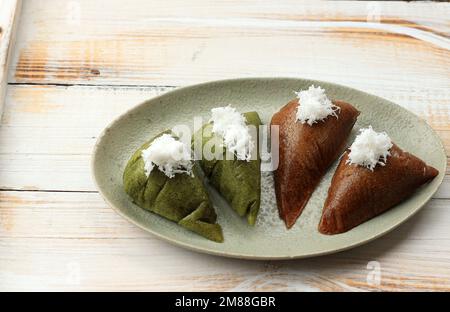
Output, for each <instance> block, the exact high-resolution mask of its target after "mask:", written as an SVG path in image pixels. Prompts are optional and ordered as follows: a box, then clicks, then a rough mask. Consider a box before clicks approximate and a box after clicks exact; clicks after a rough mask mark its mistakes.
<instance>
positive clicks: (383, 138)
mask: <svg viewBox="0 0 450 312" xmlns="http://www.w3.org/2000/svg"><path fill="white" fill-rule="evenodd" d="M359 131H360V134H358V136H356V139H355V141H354V142H353V144H352V146H350V153H349V155H348V160H347V164H357V165H360V166H363V167H366V168H368V169H370V170H371V171H373V169H374V168H375V166H376V165H377V164H379V165H381V166H384V165H385V164H386V160H387V157H388V156H389V155H391V154H390V153H389V149H390V148H391V147H392V142H391V139H390V138H389V136H388V135H387V134H386V133H385V132H376V131H374V130H373V129H372V126H369V128H365V129H361V130H359Z"/></svg>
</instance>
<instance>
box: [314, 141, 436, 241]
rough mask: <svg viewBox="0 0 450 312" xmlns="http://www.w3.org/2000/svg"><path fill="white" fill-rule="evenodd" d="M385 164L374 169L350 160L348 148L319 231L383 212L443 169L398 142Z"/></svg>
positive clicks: (350, 225) (345, 226) (342, 227)
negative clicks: (415, 154)
mask: <svg viewBox="0 0 450 312" xmlns="http://www.w3.org/2000/svg"><path fill="white" fill-rule="evenodd" d="M389 152H390V156H388V157H387V158H386V163H385V165H377V166H376V167H375V168H373V171H372V170H370V169H368V168H365V167H364V166H360V165H356V164H350V163H348V162H349V152H348V151H347V152H345V154H344V156H343V157H342V159H341V161H340V163H339V166H338V168H337V170H336V172H335V174H334V176H333V179H332V182H331V186H330V188H329V190H328V197H327V199H326V201H325V205H324V208H323V212H322V219H321V221H320V224H319V231H320V232H321V233H323V234H338V233H343V232H346V231H348V230H350V229H352V228H353V227H355V226H357V225H359V224H361V223H363V222H365V221H367V220H369V219H371V218H373V217H375V216H377V215H379V214H381V213H383V212H384V211H386V210H388V209H390V208H392V207H393V206H395V205H397V204H398V203H400V202H401V201H403V200H404V199H406V198H407V197H408V196H410V195H411V194H412V193H413V192H414V191H415V190H416V189H417V188H419V187H420V186H421V185H422V184H424V183H427V182H428V181H430V180H432V179H433V178H434V177H436V176H437V175H438V174H439V172H438V171H437V170H436V169H435V168H433V167H430V166H427V165H426V164H425V163H424V162H423V161H422V160H420V159H419V158H417V157H415V156H414V155H411V154H409V153H407V152H404V151H402V150H401V149H400V148H399V147H398V146H396V145H395V144H393V145H392V147H391V148H390V150H389Z"/></svg>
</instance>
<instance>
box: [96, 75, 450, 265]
mask: <svg viewBox="0 0 450 312" xmlns="http://www.w3.org/2000/svg"><path fill="white" fill-rule="evenodd" d="M311 84H315V85H319V86H321V87H323V88H325V90H326V93H327V95H328V96H329V97H330V98H332V99H339V100H343V101H346V102H349V103H351V104H353V105H354V106H355V107H356V108H357V109H358V110H360V111H361V114H360V116H359V118H358V121H357V123H356V125H355V127H354V129H353V131H352V135H351V137H350V138H349V143H350V142H351V141H353V139H354V137H355V135H356V132H357V129H358V128H360V127H366V126H368V125H372V126H373V127H374V129H376V130H378V131H386V132H387V133H388V134H389V135H390V137H391V138H392V140H393V141H394V142H396V143H397V144H398V145H399V146H400V147H401V148H403V149H405V150H407V151H409V152H411V153H413V154H414V155H416V156H418V157H420V158H422V159H423V160H424V161H425V162H426V163H428V164H429V165H432V166H434V167H435V168H437V169H438V170H439V172H440V174H439V176H438V177H436V178H435V179H434V180H433V181H432V182H431V183H429V184H427V185H425V186H424V187H422V188H421V189H419V190H418V191H417V192H416V193H415V194H414V195H413V196H412V197H410V198H409V199H407V200H405V201H404V202H403V203H401V204H400V205H398V206H396V207H394V208H393V209H391V210H389V211H387V212H385V213H384V214H382V215H380V216H378V217H376V218H374V219H372V220H370V221H368V222H366V223H364V224H362V225H360V226H358V227H356V228H354V229H352V230H350V231H348V232H346V233H344V234H339V235H334V236H326V235H322V234H320V233H319V232H318V231H317V224H318V222H319V219H320V215H321V210H322V205H323V202H324V200H325V196H326V193H327V189H328V186H329V184H330V181H331V177H332V175H333V173H334V170H335V167H336V164H334V166H333V167H332V168H331V169H330V170H329V171H328V173H327V175H326V177H325V178H324V179H323V180H322V182H321V184H320V186H319V187H318V188H317V189H316V191H315V193H314V194H313V196H312V198H311V200H310V201H309V203H308V205H307V206H306V208H305V209H304V211H303V213H302V215H301V216H300V218H299V219H298V221H297V223H296V224H295V226H294V227H293V228H292V229H290V230H286V229H285V227H284V225H283V224H282V222H281V220H279V218H278V214H277V209H276V203H275V201H274V198H273V197H274V196H273V187H272V186H271V185H270V184H271V180H270V176H267V174H265V178H264V179H263V192H262V206H261V212H260V216H259V217H258V221H257V224H256V226H255V227H251V226H248V225H247V224H246V222H245V220H244V219H242V218H239V217H238V216H237V215H236V214H235V213H234V212H233V211H232V210H231V208H230V207H229V206H228V205H227V203H226V202H225V201H224V200H223V199H222V198H221V197H220V196H219V195H218V194H217V193H216V192H215V191H214V190H212V189H210V195H211V198H212V201H213V203H214V207H215V209H216V211H217V214H218V222H219V223H220V224H221V225H222V227H223V232H224V237H225V241H224V243H214V242H212V241H209V240H207V239H205V238H203V237H201V236H199V235H196V234H194V233H192V232H189V231H188V230H185V229H183V228H181V227H179V226H178V225H177V224H175V223H173V222H170V221H168V220H165V219H163V218H161V217H159V216H157V215H155V214H153V213H150V212H147V211H145V210H143V209H141V208H139V207H137V206H135V205H134V204H133V203H132V202H131V201H130V199H129V198H128V196H127V194H126V193H125V192H124V190H123V185H122V173H123V170H124V167H125V165H126V163H127V161H128V159H129V158H130V157H131V155H132V153H133V152H134V151H135V150H136V149H137V148H138V147H139V146H141V144H142V143H144V142H146V141H147V140H149V139H150V138H152V137H153V136H154V135H156V134H158V133H160V132H161V131H163V130H165V129H170V128H172V127H173V126H174V125H178V124H188V125H190V126H191V127H193V118H194V116H201V117H202V118H203V120H204V121H206V120H208V119H209V117H210V110H211V108H214V107H217V106H225V105H228V104H232V105H233V106H234V107H236V108H237V109H238V110H239V111H240V112H246V111H253V110H254V111H257V112H258V113H259V114H260V116H261V119H262V121H263V123H265V124H267V123H268V122H270V118H271V116H272V114H273V113H275V112H276V111H278V110H279V109H280V108H281V107H282V106H283V105H285V104H286V103H287V102H288V101H289V100H291V99H292V98H294V96H295V95H294V93H293V91H294V90H299V89H306V88H308V87H309V86H310V85H311ZM445 167H446V155H445V152H444V148H443V146H442V143H441V141H440V139H439V137H438V136H437V134H436V133H435V132H434V131H433V130H432V129H431V128H430V127H429V126H428V125H427V124H426V123H425V122H424V121H423V120H421V119H419V118H418V117H417V116H415V115H414V114H412V113H411V112H409V111H407V110H406V109H404V108H402V107H400V106H398V105H396V104H394V103H392V102H389V101H387V100H385V99H382V98H379V97H377V96H374V95H370V94H367V93H364V92H361V91H358V90H355V89H351V88H348V87H344V86H340V85H336V84H332V83H327V82H321V81H313V80H304V79H292V78H248V79H235V80H224V81H215V82H209V83H205V84H200V85H195V86H191V87H186V88H181V89H177V90H175V91H172V92H168V93H166V94H164V95H162V96H159V97H156V98H153V99H151V100H148V101H146V102H144V103H142V104H140V105H138V106H136V107H135V108H133V109H131V110H130V111H128V112H126V113H125V114H123V115H122V116H120V117H119V118H118V119H116V120H115V121H114V122H113V123H112V124H111V125H110V126H109V127H108V128H107V129H105V131H104V132H103V134H102V135H101V136H100V138H99V139H98V142H97V145H96V147H95V150H94V155H93V160H92V169H93V176H94V179H95V181H96V183H97V186H98V189H99V191H100V193H101V194H102V196H103V197H104V199H105V200H106V202H107V203H109V205H111V207H113V208H114V210H116V211H117V212H118V213H119V214H120V215H122V216H123V217H125V218H126V219H127V220H129V221H130V222H132V223H134V224H136V225H137V226H139V227H141V228H143V229H145V230H147V231H148V232H150V233H152V234H154V235H157V236H158V237H160V238H163V239H165V240H167V241H169V242H171V243H174V244H176V245H179V246H182V247H186V248H189V249H193V250H196V251H201V252H206V253H210V254H216V255H222V256H228V257H236V258H248V259H290V258H304V257H311V256H317V255H323V254H329V253H333V252H337V251H341V250H344V249H349V248H351V247H355V246H358V245H361V244H363V243H366V242H369V241H371V240H373V239H375V238H377V237H380V236H381V235H383V234H385V233H387V232H389V231H390V230H392V229H394V228H395V227H396V226H398V225H400V224H401V223H403V222H404V221H406V220H407V219H408V218H409V217H411V216H412V215H413V214H415V213H416V212H417V211H418V210H419V209H420V208H421V207H422V206H423V205H424V204H425V203H426V202H427V201H428V200H429V199H430V198H431V196H432V195H433V193H434V192H435V191H436V190H437V188H438V186H439V185H440V184H441V182H442V180H443V177H444V173H445Z"/></svg>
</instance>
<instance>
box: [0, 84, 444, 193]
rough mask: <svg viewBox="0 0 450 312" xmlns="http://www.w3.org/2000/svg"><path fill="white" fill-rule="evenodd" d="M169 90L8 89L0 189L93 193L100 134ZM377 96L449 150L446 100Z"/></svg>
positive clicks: (0, 140)
mask: <svg viewBox="0 0 450 312" xmlns="http://www.w3.org/2000/svg"><path fill="white" fill-rule="evenodd" d="M171 89H173V88H154V87H140V88H138V87H137V88H121V87H116V88H110V87H81V86H72V87H58V86H10V88H9V92H8V100H7V104H6V110H5V114H4V118H3V121H2V124H1V125H0V188H2V189H21V190H66V191H94V190H95V187H94V185H93V183H92V181H91V177H90V155H91V151H92V148H93V145H94V144H95V141H96V139H97V136H98V135H99V133H100V132H101V131H102V130H103V128H104V127H105V126H106V125H107V124H108V123H109V122H110V121H111V120H112V119H113V118H114V117H116V116H118V115H120V114H121V113H123V112H124V111H126V110H127V109H128V108H131V107H132V106H134V105H135V104H137V103H139V102H141V101H143V100H145V99H147V98H151V97H153V96H156V95H158V94H161V93H163V92H166V91H168V90H171ZM379 91H380V93H379V95H382V96H384V97H387V98H390V99H393V100H394V101H396V102H397V103H399V104H400V105H403V106H406V107H408V108H409V109H410V110H412V111H413V112H415V113H417V114H419V115H421V116H423V117H424V118H425V119H426V120H427V121H428V122H429V123H430V124H431V125H432V127H434V128H435V129H437V130H439V133H440V135H441V137H442V139H443V141H444V144H445V146H446V148H447V151H450V128H449V127H450V114H448V106H446V105H443V101H445V100H443V99H442V98H441V97H440V96H438V97H435V96H434V94H433V93H427V94H425V95H421V94H414V93H412V94H407V95H404V94H405V93H404V92H400V91H396V90H394V91H393V92H392V93H390V92H388V90H385V89H380V90H379ZM68 177H70V178H68ZM449 183H450V177H447V178H446V180H445V185H444V186H443V187H442V188H441V190H440V192H439V193H438V194H437V196H439V197H444V198H446V197H448V198H450V188H449V187H448V186H449Z"/></svg>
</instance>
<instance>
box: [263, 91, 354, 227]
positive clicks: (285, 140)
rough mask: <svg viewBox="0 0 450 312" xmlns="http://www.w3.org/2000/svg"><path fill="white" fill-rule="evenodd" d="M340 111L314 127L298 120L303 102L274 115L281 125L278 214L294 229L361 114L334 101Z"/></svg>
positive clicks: (272, 123)
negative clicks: (297, 115)
mask: <svg viewBox="0 0 450 312" xmlns="http://www.w3.org/2000/svg"><path fill="white" fill-rule="evenodd" d="M333 104H334V105H335V106H337V107H338V108H339V110H338V111H337V118H336V116H328V117H327V118H326V119H324V120H322V121H318V122H317V123H314V124H312V125H309V124H307V123H301V122H299V121H298V120H297V118H296V113H297V108H298V106H299V105H301V103H299V100H298V99H295V100H292V101H291V102H289V103H288V104H287V105H285V106H284V107H283V108H282V109H281V110H280V111H279V112H277V113H276V114H274V115H273V117H272V121H271V125H278V126H279V140H280V141H279V164H278V168H277V170H276V171H275V172H274V177H275V193H276V197H277V204H278V211H279V214H280V217H281V218H282V219H283V220H284V222H285V224H286V226H287V228H291V227H292V226H293V225H294V224H295V221H296V220H297V218H298V217H299V215H300V214H301V212H302V210H303V208H304V207H305V206H306V203H307V202H308V200H309V198H310V197H311V194H312V193H313V191H314V189H315V188H316V187H317V185H318V184H319V182H320V180H321V178H322V177H323V175H324V174H325V173H326V171H327V169H328V168H329V167H330V165H331V164H332V163H333V162H334V161H335V160H336V159H337V158H338V157H339V156H340V155H341V154H342V152H343V151H344V150H345V147H346V145H345V144H346V140H347V137H348V135H349V134H350V131H351V129H352V128H353V125H354V124H355V122H356V118H357V116H358V115H359V112H358V111H357V110H356V109H355V108H354V107H353V106H352V105H350V104H348V103H345V102H341V101H333Z"/></svg>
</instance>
